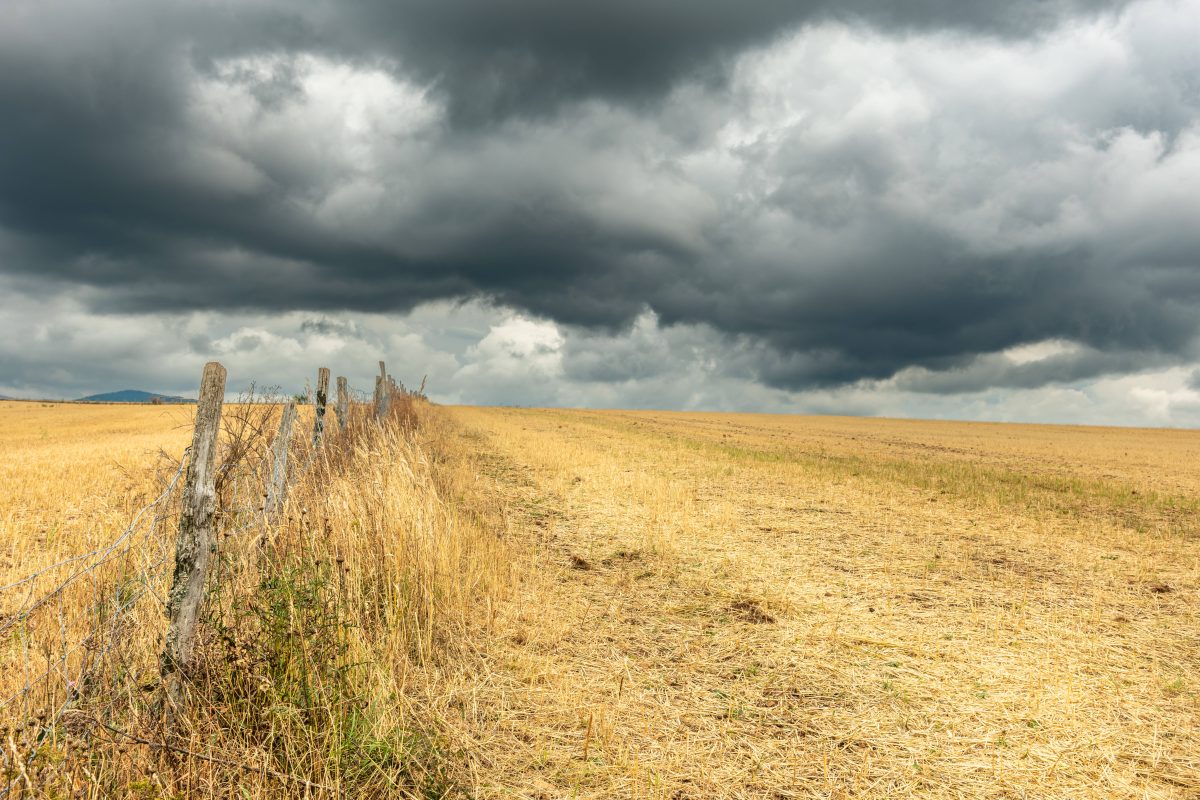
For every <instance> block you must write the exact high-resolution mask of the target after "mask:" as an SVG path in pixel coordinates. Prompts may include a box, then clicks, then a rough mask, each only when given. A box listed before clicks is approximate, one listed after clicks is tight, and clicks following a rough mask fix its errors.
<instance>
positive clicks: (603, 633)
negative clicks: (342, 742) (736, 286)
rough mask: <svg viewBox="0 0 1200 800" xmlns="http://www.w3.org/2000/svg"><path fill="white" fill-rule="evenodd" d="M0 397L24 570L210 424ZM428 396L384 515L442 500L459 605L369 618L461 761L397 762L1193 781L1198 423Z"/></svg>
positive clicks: (406, 722)
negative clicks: (1024, 421) (412, 496)
mask: <svg viewBox="0 0 1200 800" xmlns="http://www.w3.org/2000/svg"><path fill="white" fill-rule="evenodd" d="M0 411H3V412H4V413H5V415H6V418H7V419H8V420H9V421H10V424H9V426H7V427H6V429H5V430H4V431H3V432H0V449H3V452H4V453H5V455H6V456H7V458H6V459H5V464H4V470H5V472H4V473H2V474H0V482H2V484H3V485H4V486H5V487H6V491H5V493H4V494H3V495H2V496H0V523H2V524H3V530H2V533H3V535H4V539H3V543H4V546H5V554H6V555H7V558H8V562H7V563H6V564H5V569H6V570H7V571H9V572H12V573H13V574H23V573H25V572H27V571H28V570H27V569H26V567H28V566H29V565H33V564H36V563H40V561H39V560H41V559H46V558H49V557H50V556H48V555H47V552H48V551H50V550H54V551H55V555H54V556H53V557H57V555H58V553H59V552H60V550H61V549H62V548H63V547H65V545H64V544H63V542H69V543H70V544H71V546H72V547H75V546H83V545H86V544H87V543H89V542H95V541H98V540H102V539H103V538H104V536H107V535H109V534H111V527H112V526H114V525H118V524H120V520H121V519H122V515H123V514H127V513H129V511H130V510H132V509H134V508H136V507H138V506H139V505H140V503H141V502H142V501H144V498H145V497H146V496H148V495H149V493H150V492H151V491H152V484H151V483H150V477H151V473H150V471H149V466H150V464H151V463H152V451H153V450H155V449H157V448H158V447H160V446H161V447H167V448H170V447H172V446H174V447H175V448H176V449H180V448H181V447H182V443H183V442H184V441H185V440H186V438H187V437H186V434H187V429H186V422H187V420H186V416H187V414H188V412H187V411H186V410H180V409H178V408H174V409H163V408H161V407H157V408H153V409H151V408H138V407H111V408H107V407H105V408H95V407H83V406H41V405H38V404H14V403H3V404H0ZM427 414H428V419H429V422H428V423H427V424H425V425H424V426H423V428H422V431H423V433H422V434H421V435H420V437H418V440H417V441H416V442H414V443H412V444H411V445H408V447H410V450H405V451H404V453H402V454H401V456H403V458H404V459H407V460H406V461H405V464H408V465H410V466H411V464H414V463H418V462H420V463H425V461H428V463H429V469H430V470H431V472H430V477H429V479H428V481H426V482H425V483H420V482H418V483H417V484H404V486H407V487H408V488H407V489H405V491H409V492H416V491H418V490H420V491H425V489H421V488H420V487H422V486H426V485H428V486H432V487H434V488H435V489H436V494H437V502H436V504H434V505H429V506H426V507H424V508H425V510H423V511H422V510H421V509H420V508H417V509H404V508H390V509H388V510H387V515H388V519H390V520H393V523H390V524H393V525H394V526H393V527H388V525H380V526H377V527H379V528H380V529H381V530H383V531H384V534H383V535H384V536H396V535H400V536H403V535H408V534H401V533H399V531H401V530H407V527H408V526H409V524H410V523H411V521H412V520H417V519H423V518H424V516H423V515H426V516H427V515H428V514H429V513H431V512H429V509H430V508H435V507H436V508H444V509H447V511H446V512H445V513H447V514H450V515H451V517H448V518H447V520H448V521H445V522H443V523H439V524H438V525H437V526H433V528H436V530H437V531H439V532H441V533H439V536H445V537H449V538H448V539H446V541H450V542H452V543H453V542H458V545H456V548H455V549H453V552H451V553H449V554H447V553H442V554H440V555H438V556H437V558H436V559H435V562H436V567H437V569H436V570H433V569H432V568H431V570H430V574H435V573H436V575H437V576H438V578H437V580H441V581H447V582H448V583H442V584H437V583H436V581H435V580H433V579H431V585H435V584H436V585H435V588H436V589H437V591H436V592H432V593H430V594H428V595H427V598H431V599H428V602H429V603H430V604H432V605H436V606H438V608H439V609H440V610H439V612H438V613H439V614H440V615H441V616H439V617H438V619H443V618H444V619H443V622H437V621H436V620H433V621H431V622H428V624H427V626H426V628H428V627H429V626H433V627H434V628H436V629H437V630H438V631H440V632H439V633H438V635H437V636H428V637H426V638H424V639H423V638H422V636H423V635H424V634H422V633H421V632H419V631H418V632H417V633H411V634H409V635H407V638H406V639H405V640H404V642H406V643H407V644H405V643H400V644H395V643H393V649H392V650H389V651H387V652H390V653H393V656H392V660H391V661H388V662H387V663H384V659H382V657H381V656H380V653H381V652H382V651H380V650H378V649H375V650H372V651H371V652H372V653H373V654H374V655H373V657H375V658H376V659H377V663H376V664H375V667H374V668H373V669H374V671H373V673H372V675H373V677H372V679H371V685H377V684H381V683H384V682H387V681H385V680H384V678H385V677H387V680H389V681H391V683H390V684H389V685H390V686H391V687H392V688H391V689H389V692H391V694H389V695H388V697H390V698H391V699H392V701H394V702H399V704H400V705H401V706H402V708H401V709H400V710H399V711H397V712H396V713H395V714H394V715H393V716H395V717H397V719H395V720H392V721H393V722H396V723H397V724H399V725H401V726H402V727H404V728H405V730H408V731H409V732H410V733H411V731H413V730H420V731H423V732H424V734H425V735H427V740H426V741H427V743H428V746H427V747H425V748H424V749H423V750H422V753H423V755H421V756H420V757H421V758H424V759H426V761H428V763H430V764H434V765H435V767H430V768H429V769H430V770H432V773H436V775H437V776H438V777H437V781H436V786H435V785H434V784H433V783H430V782H429V781H428V780H425V781H424V783H420V782H417V783H408V784H400V783H398V784H396V786H395V789H394V793H395V794H401V795H402V794H414V795H416V794H420V793H423V794H424V796H431V795H432V796H466V797H480V798H490V797H496V798H499V797H530V798H558V797H594V798H603V797H645V798H676V799H678V800H682V799H683V798H708V797H745V798H751V797H753V798H758V797H771V798H790V797H829V798H835V797H836V798H842V797H847V798H848V797H881V798H882V797H905V796H912V797H1031V798H1051V797H1056V798H1079V797H1096V798H1100V797H1105V798H1107V797H1129V798H1134V797H1138V798H1144V797H1163V798H1194V797H1200V677H1198V676H1200V515H1198V513H1197V512H1198V511H1200V508H1198V506H1197V500H1196V498H1197V497H1200V434H1198V433H1195V432H1191V431H1164V430H1132V429H1105V428H1072V427H1060V426H1021V425H990V424H965V423H942V422H911V421H894V420H871V419H843V418H830V417H784V416H758V415H726V414H681V413H661V412H625V411H611V412H600V411H567V410H524V409H488V408H448V409H436V408H435V409H429V410H428V412H427ZM13 420H16V421H17V424H14V423H13ZM411 448H416V450H412V449H411ZM418 451H419V452H418ZM67 453H69V454H70V458H69V459H68V458H64V454H67ZM422 454H423V455H422ZM401 456H397V458H400V457H401ZM114 460H115V461H116V462H117V463H120V464H122V465H123V466H124V467H125V471H124V472H120V471H116V470H114V469H112V468H111V464H112V462H113V461H114ZM64 462H69V465H70V466H69V468H67V467H64ZM371 463H372V464H374V465H376V466H375V467H373V468H377V469H378V477H379V479H380V480H385V479H386V476H387V475H388V474H389V472H390V471H392V470H394V469H395V468H396V465H395V464H393V463H387V462H383V463H379V462H378V459H377V458H376V459H374V460H372V462H371ZM139 470H141V471H140V472H139ZM120 476H124V477H120ZM396 490H397V488H396V487H392V488H391V494H388V495H377V496H376V500H377V501H378V498H380V497H385V496H386V497H393V496H394V493H395V491H396ZM347 491H350V490H349V489H347ZM430 491H433V490H432V489H430ZM431 502H432V501H431ZM351 505H352V504H351V503H350V502H349V501H348V500H346V497H342V499H341V500H339V501H338V503H337V504H333V505H330V506H329V507H328V508H327V509H325V511H324V512H322V513H326V514H328V515H330V516H329V517H328V519H332V520H334V521H335V522H337V521H338V519H339V518H338V517H337V515H338V514H343V515H344V514H346V513H349V512H347V511H346V510H345V509H348V508H350V507H351ZM339 509H341V510H339ZM369 513H371V512H370V508H369V506H365V505H364V506H363V507H361V508H359V509H358V510H357V511H355V515H356V518H357V519H361V518H362V516H363V515H365V514H369ZM342 522H346V521H345V520H342ZM339 524H340V523H339ZM343 527H344V528H345V530H344V531H342V533H340V534H338V535H339V536H342V537H343V538H342V539H340V540H339V541H341V542H342V543H343V546H346V547H350V546H351V543H352V540H351V539H348V538H345V537H349V536H351V533H350V530H351V526H349V524H348V523H347V524H346V525H345V526H343ZM339 530H341V528H339ZM355 530H357V529H355ZM48 531H53V534H52V535H50V534H48V533H47V532H48ZM389 531H392V532H391V533H389ZM455 537H457V538H455ZM439 541H440V540H439ZM414 557H415V556H414ZM339 558H340V556H339ZM361 558H363V559H369V558H370V556H369V554H363V555H362V556H361ZM406 558H407V556H406ZM398 564H399V566H398V567H397V569H400V568H404V569H408V568H410V567H411V565H408V566H406V564H408V562H405V561H401V562H398ZM451 572H453V573H454V574H453V575H451V574H449V573H451ZM464 585H465V586H468V587H469V590H467V589H461V590H454V591H457V592H458V593H457V594H456V595H455V596H453V597H450V599H446V598H447V597H448V596H449V595H450V594H451V593H452V587H453V586H464ZM364 591H365V589H364ZM394 599H395V601H396V602H411V600H412V598H411V596H410V595H407V594H402V595H397V596H396V598H394ZM442 606H445V608H442ZM447 609H449V610H452V611H453V613H452V614H447V613H446V612H447ZM438 626H440V627H438ZM426 628H422V630H426ZM414 642H417V643H418V645H419V646H418V647H416V649H417V650H419V651H420V653H421V655H420V656H419V657H413V656H411V655H410V656H408V657H406V659H402V660H399V661H398V660H395V656H394V654H395V653H396V652H399V651H400V650H402V649H405V648H407V649H406V650H405V652H410V653H411V652H413V649H414V648H413V643H414ZM422 642H424V644H421V643H422ZM401 663H402V664H403V666H402V667H401V666H400V665H401ZM389 671H390V672H400V673H403V675H402V676H401V678H399V679H397V678H396V676H395V675H391V676H390V677H388V676H385V675H384V673H389ZM381 696H382V695H381ZM397 698H402V702H400V701H399V700H398V699H397ZM197 741H198V740H197ZM194 746H198V745H194ZM244 746H245V747H246V748H247V750H246V753H247V754H244V757H245V758H250V755H248V753H249V752H250V751H249V747H250V745H244ZM263 757H264V758H265V757H266V756H263ZM417 758H418V756H417V754H416V753H415V751H410V753H409V760H410V761H413V760H415V759H417ZM272 763H275V764H276V766H277V768H278V764H279V762H278V761H275V762H272ZM404 769H406V770H408V771H409V772H412V773H413V774H416V772H413V770H414V768H413V766H412V764H411V763H409V764H408V765H407V766H405V767H404ZM422 769H424V767H423V768H422ZM417 772H420V771H419V770H418V771H417ZM318 773H319V770H318V771H317V772H312V771H309V772H307V773H305V774H306V775H309V776H310V777H313V776H314V775H315V776H316V778H321V776H320V775H319V774H318ZM432 773H431V772H428V770H427V771H426V772H421V774H422V775H426V777H427V776H428V774H432ZM326 777H328V776H326ZM409 777H411V775H410V776H409ZM209 779H211V780H217V778H216V777H211V776H210V778H206V780H209ZM418 784H419V785H418ZM130 785H132V784H130ZM256 786H257V785H256ZM431 787H433V788H431ZM294 789H295V787H292V789H284V788H282V787H279V786H276V787H275V789H274V790H272V789H271V788H270V787H269V785H268V784H266V783H264V784H262V785H261V786H259V787H258V788H256V789H255V792H256V796H267V795H269V794H270V793H271V792H272V791H277V792H280V793H296V794H298V793H299V792H297V791H295V790H294ZM310 789H311V787H310ZM163 796H167V795H166V794H164V795H163Z"/></svg>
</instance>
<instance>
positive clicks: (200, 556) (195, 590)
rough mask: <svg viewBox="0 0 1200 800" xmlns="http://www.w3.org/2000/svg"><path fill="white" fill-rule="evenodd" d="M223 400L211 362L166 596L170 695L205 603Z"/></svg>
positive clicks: (219, 372)
mask: <svg viewBox="0 0 1200 800" xmlns="http://www.w3.org/2000/svg"><path fill="white" fill-rule="evenodd" d="M224 400H225V368H224V367H223V366H221V365H220V364H218V363H217V362H215V361H210V362H209V363H207V364H205V365H204V377H203V378H202V379H201V381H200V399H199V402H198V403H197V404H196V425H195V428H194V429H193V431H192V447H191V450H190V455H189V457H188V468H187V481H186V483H184V486H183V513H182V514H180V516H179V535H178V538H177V539H176V542H175V576H174V579H173V580H172V582H171V592H170V594H169V595H168V596H167V618H168V619H169V620H170V622H169V624H168V626H167V635H166V639H165V640H164V642H163V652H162V675H163V677H164V678H167V679H168V681H169V683H168V685H167V690H168V692H170V693H171V694H172V696H174V694H175V692H176V690H177V687H178V674H177V673H178V672H179V671H180V670H184V669H186V668H187V666H188V663H189V661H190V660H191V657H192V640H193V638H194V635H195V631H196V618H197V616H198V615H199V613H200V602H201V601H202V600H203V599H204V578H205V575H206V573H207V572H208V556H209V551H210V549H211V542H212V520H213V512H214V510H215V506H216V491H215V487H214V478H215V476H214V474H213V461H214V459H215V458H216V454H217V434H218V433H219V432H220V429H221V405H222V403H223V402H224Z"/></svg>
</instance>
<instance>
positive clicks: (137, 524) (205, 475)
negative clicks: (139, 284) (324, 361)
mask: <svg viewBox="0 0 1200 800" xmlns="http://www.w3.org/2000/svg"><path fill="white" fill-rule="evenodd" d="M379 366H380V375H379V376H378V377H377V379H376V392H375V397H374V402H373V404H372V407H371V408H370V410H369V411H368V410H367V407H366V405H365V404H364V403H361V402H355V401H353V400H352V396H351V392H350V390H349V387H348V385H347V382H346V379H345V378H344V377H338V379H337V401H336V404H335V406H334V412H335V416H336V419H337V422H338V428H339V431H340V432H343V433H344V432H346V431H348V430H349V429H350V426H351V425H352V415H351V411H352V409H353V408H362V409H363V413H364V414H365V415H366V416H368V417H369V418H371V419H373V420H374V421H375V422H376V423H379V422H382V421H383V420H384V419H385V418H386V414H387V412H388V410H389V409H390V408H391V406H392V395H393V394H398V393H400V392H401V389H400V387H399V386H398V385H397V384H396V383H395V382H394V381H393V380H392V379H391V378H390V377H389V376H388V374H387V369H386V365H385V364H384V362H382V361H381V362H379ZM329 377H330V373H329V370H328V369H326V368H324V367H322V368H320V370H319V371H318V380H317V391H316V393H315V397H314V398H313V400H314V401H315V402H314V411H315V419H314V424H313V436H312V439H311V444H310V445H305V444H303V443H302V445H301V446H302V447H305V446H307V447H308V448H309V454H308V458H307V459H306V461H305V463H304V467H303V468H301V469H296V470H290V471H289V453H290V450H291V447H292V445H293V443H294V441H295V440H294V437H293V436H292V432H293V428H294V424H295V421H296V417H297V409H296V403H295V401H291V402H288V403H286V404H285V405H283V407H282V413H281V415H280V424H279V428H278V430H277V431H276V432H274V435H271V432H270V431H267V430H264V428H265V425H266V423H267V421H268V415H273V414H272V412H271V411H270V409H273V408H275V407H276V406H278V405H279V404H278V403H271V404H270V405H269V406H268V410H267V411H266V412H264V414H263V417H262V420H261V421H260V422H258V423H254V422H251V421H248V419H249V414H248V412H247V413H246V415H245V416H243V417H241V418H237V419H235V420H233V421H232V422H231V421H230V420H228V419H227V420H226V423H227V424H226V428H227V430H226V441H225V444H224V456H225V457H224V462H223V463H222V464H221V465H220V467H219V468H217V469H214V465H215V463H216V454H217V450H218V436H219V432H220V429H221V409H222V406H223V395H224V387H225V369H224V367H222V366H221V365H220V364H217V363H216V362H211V363H210V364H208V365H206V366H205V370H204V376H203V377H202V380H201V391H200V401H199V403H198V404H197V413H196V424H195V427H194V430H193V441H192V444H191V446H190V447H188V448H186V449H185V450H184V451H183V454H182V456H181V457H180V459H179V461H178V463H177V464H173V465H172V468H171V470H170V472H168V473H166V474H165V475H164V474H162V473H160V481H161V484H160V485H161V491H160V492H159V493H158V495H157V496H156V497H155V498H154V499H153V500H151V501H150V502H149V503H147V504H146V505H144V506H143V507H141V508H140V509H138V510H137V511H136V512H135V513H134V514H133V516H132V518H131V521H130V522H129V524H128V525H127V526H126V527H125V529H124V530H122V531H121V533H120V534H119V535H118V536H117V537H115V538H114V539H113V540H112V541H110V542H108V543H107V544H105V545H101V546H99V547H96V548H94V549H92V550H90V551H88V552H86V553H81V554H79V555H74V556H69V557H67V558H64V559H61V560H59V561H58V562H56V563H53V564H50V565H48V566H44V567H40V568H39V569H37V570H36V571H34V572H32V573H31V574H29V575H26V576H24V577H22V578H19V579H17V580H14V581H11V582H9V583H8V584H5V585H3V586H0V635H8V636H9V637H11V638H10V639H9V641H8V642H2V641H0V652H4V650H5V649H7V650H8V652H7V653H6V656H7V657H16V658H19V660H20V666H19V670H20V675H21V686H20V688H18V689H16V691H13V692H11V693H10V694H8V696H6V697H4V698H3V699H0V714H3V715H5V716H7V717H8V719H6V720H0V727H4V725H3V723H5V722H7V723H8V724H7V729H8V730H9V731H10V733H9V736H8V741H6V742H0V772H3V774H4V776H5V777H4V778H3V781H4V782H3V783H2V784H0V798H3V797H6V796H7V795H8V794H10V792H11V791H12V789H13V788H14V787H16V786H19V785H21V784H22V783H25V784H28V780H29V777H28V767H29V766H30V765H31V764H32V763H33V761H34V759H35V758H36V756H37V754H38V752H39V748H40V747H41V745H42V743H43V742H44V741H45V740H46V738H47V737H48V736H51V735H52V734H53V732H54V731H55V729H56V727H57V726H58V725H59V724H60V722H61V721H62V720H63V717H64V715H65V714H66V713H67V712H68V711H70V710H71V708H72V707H73V706H74V705H75V704H76V703H77V701H79V700H80V698H82V697H85V696H90V695H91V694H93V693H95V692H97V690H99V689H101V688H102V687H101V686H100V684H101V683H103V681H104V680H106V679H111V677H112V674H113V673H114V672H115V670H114V666H115V664H114V662H113V659H114V657H115V658H117V659H118V660H119V659H120V658H121V657H122V655H123V654H122V648H121V647H120V646H119V645H120V643H121V642H123V641H127V640H128V633H129V629H130V628H131V626H136V625H138V624H139V622H138V620H137V619H136V617H137V616H138V615H139V614H142V613H143V611H142V609H146V608H148V606H147V605H146V604H147V603H150V602H153V603H154V606H155V607H157V608H159V609H163V610H165V611H166V615H165V616H166V619H167V625H166V626H165V632H164V634H163V639H162V651H161V655H160V661H159V670H158V674H157V675H155V676H154V678H153V680H155V681H157V683H158V685H160V686H161V687H162V688H163V690H164V696H165V697H166V698H167V699H168V701H169V704H168V707H169V706H170V705H171V704H173V703H172V702H170V701H175V700H177V699H178V697H179V690H180V686H181V679H182V678H184V677H186V673H187V670H188V667H189V666H190V663H189V662H190V657H191V655H192V641H193V638H194V635H195V628H196V623H197V621H198V620H199V619H200V615H201V612H202V610H203V599H204V596H205V587H206V585H207V584H208V583H210V582H211V580H212V576H211V575H210V572H211V570H210V569H209V560H210V559H209V556H210V555H211V553H212V552H213V551H214V550H217V549H218V546H217V543H218V541H219V539H222V538H223V539H229V538H231V537H237V536H239V535H241V534H245V533H247V532H249V531H253V530H259V531H262V532H264V533H265V532H266V530H267V529H268V528H269V526H270V525H272V524H273V523H274V522H275V521H277V519H278V515H279V513H280V511H281V510H282V508H283V506H284V503H285V502H286V498H287V492H288V487H289V486H290V485H293V484H295V483H296V482H297V481H299V480H301V479H303V477H304V476H305V474H306V473H307V472H308V470H309V469H310V468H311V467H312V466H313V464H314V459H315V457H316V455H317V453H318V451H319V450H320V449H321V448H322V447H323V446H324V445H325V444H326V442H327V441H328V437H327V436H326V435H325V433H326V425H325V422H326V419H325V410H326V405H327V394H328V386H329ZM251 399H253V398H251ZM239 413H242V412H240V411H239V412H237V413H235V415H234V416H235V417H237V416H238V414H239ZM238 425H240V426H241V430H240V433H239V436H241V437H242V438H241V439H238V437H237V436H233V435H232V434H231V431H230V430H229V429H230V428H231V427H236V426H238ZM235 440H236V441H235ZM246 440H253V441H252V442H251V443H250V444H247V441H246ZM256 443H257V447H255V446H251V445H255V444H256ZM262 445H269V446H268V447H264V446H262ZM256 450H257V451H258V452H259V454H260V455H259V457H258V458H254V455H255V452H254V451H256ZM163 457H164V458H168V457H167V456H166V454H165V453H164V454H163ZM185 476H186V477H185ZM173 517H174V518H176V519H177V520H178V523H177V525H178V527H177V536H176V542H175V547H174V549H173V551H172V548H171V545H170V542H169V540H168V539H167V538H166V537H163V536H161V535H160V531H161V530H162V529H163V528H164V527H168V523H169V522H170V520H171V519H172V518H173ZM218 534H220V536H218ZM64 574H65V577H64ZM218 578H219V576H218ZM46 582H51V585H49V586H45V587H43V586H42V584H44V583H46ZM39 590H40V591H39ZM89 595H90V596H89ZM9 597H14V598H19V600H18V602H16V603H15V605H14V604H10V603H8V602H7V601H6V598H9ZM159 613H162V612H161V611H160V612H159ZM159 618H160V619H162V618H163V617H161V616H160V617H159ZM14 647H15V648H16V651H15V652H14V651H13V648H14ZM38 653H40V654H41V655H42V657H43V658H42V663H41V664H35V663H34V662H35V661H37V660H38V659H37V658H36V655H37V654H38ZM124 657H125V658H126V659H128V658H129V657H130V656H129V654H128V653H126V654H124ZM124 666H125V667H126V668H128V667H129V664H128V662H127V661H126V663H125V664H124ZM138 674H139V675H140V673H138ZM135 677H136V676H135ZM14 712H19V713H14ZM18 721H20V723H22V724H16V723H17V722H18Z"/></svg>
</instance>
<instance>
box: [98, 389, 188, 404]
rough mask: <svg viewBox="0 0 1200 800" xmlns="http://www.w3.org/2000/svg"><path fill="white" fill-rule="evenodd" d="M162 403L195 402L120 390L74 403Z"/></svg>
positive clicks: (137, 390)
mask: <svg viewBox="0 0 1200 800" xmlns="http://www.w3.org/2000/svg"><path fill="white" fill-rule="evenodd" d="M156 399H157V400H158V401H159V402H162V403H194V402H196V401H195V400H189V399H187V398H186V397H175V396H174V395H168V394H155V393H154V392H143V391H142V390H141V389H122V390H121V391H119V392H105V393H104V394H90V395H88V396H87V397H81V398H79V399H78V400H77V401H76V402H78V403H153V402H154V401H155V400H156Z"/></svg>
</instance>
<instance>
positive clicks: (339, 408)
mask: <svg viewBox="0 0 1200 800" xmlns="http://www.w3.org/2000/svg"><path fill="white" fill-rule="evenodd" d="M333 412H334V413H335V414H337V421H338V428H339V429H340V430H346V419H347V417H348V416H349V414H350V390H349V388H347V386H346V379H345V378H343V377H342V376H340V375H339V376H338V379H337V405H336V406H334V407H333Z"/></svg>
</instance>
